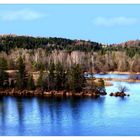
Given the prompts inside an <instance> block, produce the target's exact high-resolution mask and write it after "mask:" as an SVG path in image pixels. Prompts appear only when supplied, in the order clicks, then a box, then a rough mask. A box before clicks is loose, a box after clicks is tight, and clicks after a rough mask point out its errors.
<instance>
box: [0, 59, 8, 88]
mask: <svg viewBox="0 0 140 140" xmlns="http://www.w3.org/2000/svg"><path fill="white" fill-rule="evenodd" d="M6 69H7V61H6V60H5V59H4V58H1V59H0V87H7V86H8V74H7V73H6V72H5V70H6Z"/></svg>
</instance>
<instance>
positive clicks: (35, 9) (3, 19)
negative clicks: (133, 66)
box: [0, 4, 140, 44]
mask: <svg viewBox="0 0 140 140" xmlns="http://www.w3.org/2000/svg"><path fill="white" fill-rule="evenodd" d="M0 34H17V35H33V36H42V37H64V38H70V39H85V40H92V41H97V42H101V43H108V44H110V43H119V42H124V41H127V40H135V39H140V5H108V4H106V5H62V4H59V5H49V4H48V5H14V4H12V5H0Z"/></svg>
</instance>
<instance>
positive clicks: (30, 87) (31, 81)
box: [27, 75, 35, 90]
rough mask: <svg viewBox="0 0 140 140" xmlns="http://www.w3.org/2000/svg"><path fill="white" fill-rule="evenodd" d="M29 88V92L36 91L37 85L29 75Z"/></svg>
mask: <svg viewBox="0 0 140 140" xmlns="http://www.w3.org/2000/svg"><path fill="white" fill-rule="evenodd" d="M27 87H28V89H29V90H35V83H34V79H33V76H32V75H29V77H28V83H27Z"/></svg>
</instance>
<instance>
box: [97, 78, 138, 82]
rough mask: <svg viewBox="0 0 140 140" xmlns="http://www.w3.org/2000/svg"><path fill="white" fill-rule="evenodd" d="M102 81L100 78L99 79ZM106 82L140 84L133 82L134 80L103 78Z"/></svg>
mask: <svg viewBox="0 0 140 140" xmlns="http://www.w3.org/2000/svg"><path fill="white" fill-rule="evenodd" d="M97 79H100V78H97ZM102 79H103V80H104V81H105V82H106V81H118V82H128V83H140V80H133V79H122V78H102Z"/></svg>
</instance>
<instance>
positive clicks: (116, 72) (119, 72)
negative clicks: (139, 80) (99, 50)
mask: <svg viewBox="0 0 140 140" xmlns="http://www.w3.org/2000/svg"><path fill="white" fill-rule="evenodd" d="M96 74H128V75H131V74H140V72H127V71H124V72H121V71H109V72H105V73H103V72H100V73H96Z"/></svg>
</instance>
